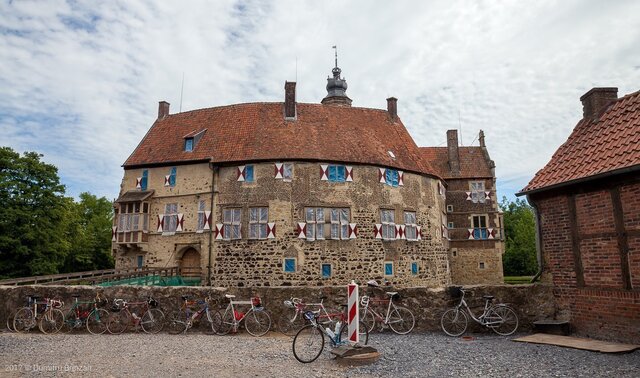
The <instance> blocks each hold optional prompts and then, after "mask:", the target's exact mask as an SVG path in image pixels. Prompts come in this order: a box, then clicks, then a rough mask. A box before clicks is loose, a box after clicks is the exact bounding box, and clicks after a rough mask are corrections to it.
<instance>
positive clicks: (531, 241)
mask: <svg viewBox="0 0 640 378" xmlns="http://www.w3.org/2000/svg"><path fill="white" fill-rule="evenodd" d="M500 209H501V210H502V211H503V213H504V229H505V235H506V249H505V253H504V257H503V259H502V264H503V268H504V275H505V276H526V275H532V274H535V273H536V271H537V269H538V262H537V258H536V226H535V217H534V213H533V209H532V208H531V206H529V205H528V204H527V202H526V201H525V200H523V199H516V201H515V202H510V201H508V200H507V198H506V197H502V202H501V203H500Z"/></svg>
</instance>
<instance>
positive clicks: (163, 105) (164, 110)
mask: <svg viewBox="0 0 640 378" xmlns="http://www.w3.org/2000/svg"><path fill="white" fill-rule="evenodd" d="M168 115H169V103H168V102H166V101H160V102H159V103H158V119H163V118H164V117H166V116H168Z"/></svg>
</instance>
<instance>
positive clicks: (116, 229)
mask: <svg viewBox="0 0 640 378" xmlns="http://www.w3.org/2000/svg"><path fill="white" fill-rule="evenodd" d="M117 232H118V226H113V227H111V241H116V234H117Z"/></svg>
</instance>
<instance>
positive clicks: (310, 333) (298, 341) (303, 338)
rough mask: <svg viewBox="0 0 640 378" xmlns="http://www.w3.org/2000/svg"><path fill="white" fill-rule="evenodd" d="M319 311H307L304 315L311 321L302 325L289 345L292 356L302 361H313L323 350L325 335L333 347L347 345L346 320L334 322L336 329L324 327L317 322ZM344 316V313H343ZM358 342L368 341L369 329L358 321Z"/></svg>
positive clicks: (347, 330) (347, 329)
mask: <svg viewBox="0 0 640 378" xmlns="http://www.w3.org/2000/svg"><path fill="white" fill-rule="evenodd" d="M318 314H319V311H316V312H314V311H307V312H305V313H304V317H305V318H306V319H307V320H308V321H309V322H310V323H311V324H308V325H306V326H304V327H302V328H301V329H300V330H299V331H298V333H296V336H295V337H294V338H293V343H292V345H291V347H292V349H293V356H294V357H295V358H296V360H298V361H300V362H302V363H309V362H313V361H315V360H316V359H317V358H318V357H319V356H320V354H322V351H323V350H324V343H325V340H324V339H325V336H326V337H328V338H329V341H330V342H331V345H332V346H333V347H339V346H343V345H347V343H348V342H349V337H348V333H349V325H348V324H347V322H342V321H339V322H338V323H336V330H339V331H335V332H334V331H333V330H331V329H330V328H325V327H324V325H323V324H321V323H320V322H318ZM345 316H346V315H345ZM359 338H360V341H359V343H360V344H362V345H367V343H368V342H369V331H368V330H367V328H366V327H364V325H363V324H362V321H360V331H359Z"/></svg>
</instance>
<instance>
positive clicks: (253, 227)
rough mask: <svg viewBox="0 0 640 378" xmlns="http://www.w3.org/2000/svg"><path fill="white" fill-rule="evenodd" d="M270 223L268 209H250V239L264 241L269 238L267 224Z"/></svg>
mask: <svg viewBox="0 0 640 378" xmlns="http://www.w3.org/2000/svg"><path fill="white" fill-rule="evenodd" d="M268 223H269V208H268V207H264V206H262V207H250V208H249V236H248V238H249V239H253V240H264V239H266V238H267V234H268V233H267V224H268Z"/></svg>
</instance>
